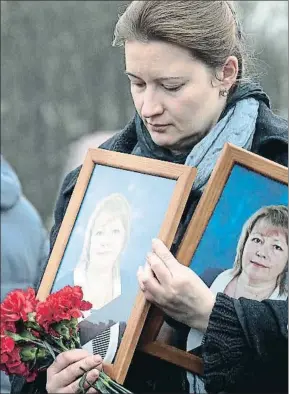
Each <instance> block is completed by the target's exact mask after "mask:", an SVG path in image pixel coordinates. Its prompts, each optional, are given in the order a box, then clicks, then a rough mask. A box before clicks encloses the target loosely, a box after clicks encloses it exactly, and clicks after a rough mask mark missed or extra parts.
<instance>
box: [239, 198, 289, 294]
mask: <svg viewBox="0 0 289 394" xmlns="http://www.w3.org/2000/svg"><path fill="white" fill-rule="evenodd" d="M261 219H265V220H266V221H267V222H268V223H269V224H271V225H272V226H274V227H280V228H282V229H284V230H285V231H284V233H285V236H286V240H287V245H288V234H287V231H288V207H286V205H270V206H266V207H263V208H261V209H259V210H258V211H257V212H255V213H254V214H253V215H252V216H251V217H250V218H249V219H248V220H247V221H246V222H245V224H244V225H243V228H242V231H241V235H240V238H239V241H238V245H237V253H236V257H235V261H234V267H233V268H234V274H235V276H237V275H239V274H240V273H241V272H242V258H243V252H244V248H245V244H246V242H247V239H248V237H249V235H250V234H251V232H252V230H253V228H254V226H255V225H256V223H257V222H258V221H259V220H261ZM287 268H288V262H287V264H286V266H285V268H284V270H283V272H281V274H280V275H279V277H278V278H277V285H279V286H280V293H279V294H280V295H282V294H284V293H286V292H287V291H288V289H287Z"/></svg>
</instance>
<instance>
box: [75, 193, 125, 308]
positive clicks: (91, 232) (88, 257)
mask: <svg viewBox="0 0 289 394" xmlns="http://www.w3.org/2000/svg"><path fill="white" fill-rule="evenodd" d="M129 232H130V207H129V204H128V202H127V200H126V199H125V198H124V196H122V195H120V194H116V193H115V194H111V195H110V196H108V197H106V198H105V199H103V200H102V201H101V202H100V203H98V204H97V206H96V208H95V210H94V212H93V214H92V215H91V218H90V219H89V222H88V226H87V230H86V233H85V239H84V245H83V250H82V254H81V258H80V261H79V263H78V265H77V266H76V267H75V270H74V284H75V285H78V286H81V287H82V289H83V294H84V298H85V299H86V300H87V301H90V302H91V303H92V306H93V309H100V308H102V307H104V306H105V305H106V304H108V303H109V302H111V301H112V300H114V299H115V298H117V297H119V296H120V295H121V277H120V257H121V254H122V252H123V250H124V247H125V245H126V243H127V240H128V237H129Z"/></svg>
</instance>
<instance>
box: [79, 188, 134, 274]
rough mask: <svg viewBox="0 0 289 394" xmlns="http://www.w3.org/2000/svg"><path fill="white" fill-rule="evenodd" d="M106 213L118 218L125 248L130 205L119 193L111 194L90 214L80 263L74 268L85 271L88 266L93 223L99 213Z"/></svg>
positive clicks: (129, 220)
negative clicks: (123, 235)
mask: <svg viewBox="0 0 289 394" xmlns="http://www.w3.org/2000/svg"><path fill="white" fill-rule="evenodd" d="M103 212H106V213H108V214H109V217H111V218H118V219H120V220H121V222H122V225H123V227H124V229H125V240H124V246H123V248H124V247H125V245H126V243H127V241H128V238H129V234H130V222H131V214H130V205H129V203H128V201H127V199H126V198H125V197H124V196H123V195H122V194H119V193H113V194H110V195H109V196H107V197H105V198H104V199H103V200H101V201H100V202H98V203H97V205H96V207H95V209H94V212H93V213H92V215H91V217H90V219H89V222H88V225H87V229H86V232H85V238H84V244H83V249H82V254H81V258H80V261H79V263H78V265H77V266H76V268H77V269H78V268H81V269H84V270H86V269H87V267H88V265H89V250H90V242H91V236H92V231H93V228H94V226H95V222H96V221H97V219H98V217H99V216H100V214H101V213H103Z"/></svg>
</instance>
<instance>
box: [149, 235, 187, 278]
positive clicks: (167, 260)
mask: <svg viewBox="0 0 289 394" xmlns="http://www.w3.org/2000/svg"><path fill="white" fill-rule="evenodd" d="M152 250H153V253H155V254H156V255H157V256H158V258H159V259H160V260H161V261H162V262H163V264H164V265H165V266H166V267H167V269H168V270H169V271H170V273H171V276H173V274H174V270H175V268H178V266H179V265H180V263H179V262H178V261H177V260H176V259H175V258H174V256H173V255H172V253H171V252H170V251H169V249H168V248H167V247H166V245H165V244H164V243H163V242H162V241H161V240H160V239H157V238H155V239H153V240H152Z"/></svg>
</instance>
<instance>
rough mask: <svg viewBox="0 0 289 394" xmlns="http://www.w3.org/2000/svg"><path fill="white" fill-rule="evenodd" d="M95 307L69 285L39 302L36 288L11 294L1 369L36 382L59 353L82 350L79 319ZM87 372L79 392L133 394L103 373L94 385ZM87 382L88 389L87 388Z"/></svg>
mask: <svg viewBox="0 0 289 394" xmlns="http://www.w3.org/2000/svg"><path fill="white" fill-rule="evenodd" d="M91 307H92V305H91V304H90V303H89V302H87V301H84V300H83V292H82V289H81V287H79V286H74V287H71V286H65V287H64V288H63V289H61V290H59V291H58V292H56V293H53V294H50V295H49V296H48V297H47V299H46V300H45V301H38V300H37V299H36V295H35V291H34V290H33V289H32V288H28V289H27V290H14V291H12V292H10V293H9V294H8V295H7V296H6V298H5V300H4V301H3V302H2V303H1V309H0V314H1V316H0V317H1V321H0V335H1V349H0V350H1V359H0V370H2V371H4V372H5V373H6V374H7V375H19V376H23V377H24V378H25V379H26V381H27V382H33V381H34V380H35V379H36V377H37V375H38V373H39V372H41V371H44V370H46V369H47V368H48V367H49V366H50V365H51V364H52V363H53V361H54V360H55V358H56V357H57V355H58V354H60V353H61V352H63V351H66V350H71V349H77V348H81V345H80V339H79V333H78V320H77V319H78V318H79V317H82V316H83V314H82V312H83V311H88V310H89V309H91ZM83 372H84V374H83V376H82V378H81V380H80V383H79V391H78V392H79V393H85V392H86V391H87V390H88V389H89V388H90V387H93V388H95V389H96V390H97V391H99V392H100V393H102V394H110V393H114V394H118V393H123V394H125V393H127V394H128V393H131V392H130V391H128V390H126V389H125V388H124V387H123V386H121V385H119V384H118V383H117V382H115V381H114V380H112V379H111V378H110V377H109V376H108V375H106V374H105V373H104V372H103V371H101V372H100V374H99V378H98V379H97V381H96V382H95V383H93V384H91V383H89V382H88V381H87V380H86V375H87V372H86V371H83ZM85 382H86V383H87V384H88V385H89V387H88V389H85V388H84V384H85Z"/></svg>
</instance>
